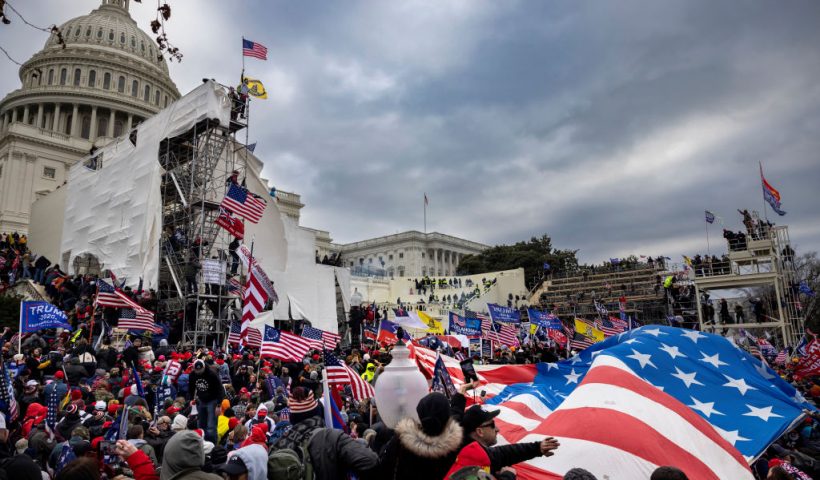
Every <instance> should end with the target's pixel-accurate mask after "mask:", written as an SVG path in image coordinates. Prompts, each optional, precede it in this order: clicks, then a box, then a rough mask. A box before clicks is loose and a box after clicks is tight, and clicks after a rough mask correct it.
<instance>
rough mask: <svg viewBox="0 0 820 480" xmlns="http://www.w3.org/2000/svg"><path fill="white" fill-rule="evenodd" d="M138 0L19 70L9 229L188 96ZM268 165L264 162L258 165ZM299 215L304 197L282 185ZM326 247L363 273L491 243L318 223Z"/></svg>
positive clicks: (402, 268)
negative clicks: (142, 18) (135, 12)
mask: <svg viewBox="0 0 820 480" xmlns="http://www.w3.org/2000/svg"><path fill="white" fill-rule="evenodd" d="M129 1H130V0H102V2H101V5H100V6H99V8H97V9H96V10H93V11H92V12H91V13H89V14H88V15H84V16H80V17H77V18H74V19H71V20H69V21H67V22H65V23H64V24H63V25H61V26H60V30H61V32H62V34H63V38H64V40H65V43H66V46H65V48H63V46H62V45H60V44H58V42H57V37H56V35H51V36H50V37H49V39H48V40H47V41H46V44H45V46H44V47H43V49H42V50H40V51H39V52H38V53H36V54H34V56H32V57H31V58H30V59H29V60H28V61H26V62H25V63H24V64H23V66H22V67H21V68H20V70H19V76H20V81H21V88H19V89H17V90H14V91H13V92H11V93H9V94H8V95H6V97H5V98H4V99H3V100H2V101H0V233H2V232H14V231H16V232H19V233H21V234H23V233H26V234H27V233H29V221H30V217H31V211H32V204H33V203H34V202H35V201H36V200H37V199H39V198H41V197H44V196H46V195H48V194H49V193H50V192H52V191H54V190H55V189H57V188H60V187H61V186H62V185H64V184H65V182H66V180H67V175H68V170H69V168H70V167H71V166H72V165H74V164H75V163H77V162H78V161H79V160H80V159H82V158H83V157H85V156H87V155H88V154H89V152H90V150H91V149H92V147H95V146H96V147H101V146H103V145H105V144H106V143H108V142H109V141H111V140H112V139H114V138H116V137H119V136H120V135H122V134H124V133H126V132H129V131H130V130H131V129H132V128H133V127H136V126H137V125H139V124H140V123H141V122H143V121H144V120H145V119H147V118H149V117H151V116H152V115H154V114H155V113H157V112H159V111H160V110H162V109H163V108H165V107H166V106H168V104H170V103H171V102H174V101H175V100H177V99H178V98H179V97H180V92H179V90H177V87H176V85H175V84H174V82H173V80H171V77H170V75H169V72H168V65H167V64H166V61H165V58H164V57H163V56H162V55H161V52H159V51H158V49H157V47H156V44H155V42H154V40H153V38H152V37H151V36H150V35H148V34H147V33H146V32H144V31H142V30H141V29H140V28H139V27H138V26H137V23H136V22H135V21H134V20H133V19H132V18H131V16H130V14H129ZM259 164H260V167H261V162H259ZM277 204H278V206H279V209H280V211H281V212H282V214H283V215H285V216H287V217H290V218H292V219H294V220H296V221H297V222H298V220H299V216H300V210H301V208H302V207H304V204H303V203H301V198H300V196H299V195H298V194H295V193H291V192H284V191H281V190H279V191H277ZM313 232H314V234H315V239H316V240H315V242H316V244H315V249H316V252H317V254H319V255H324V254H333V253H337V254H338V253H341V254H342V258H343V260H344V263H343V266H345V267H349V268H351V270H353V271H354V275H356V274H357V272H358V273H362V272H366V271H368V270H370V269H371V268H373V269H381V270H382V273H383V274H385V275H389V276H391V277H392V276H397V277H398V276H420V275H453V274H455V269H456V267H457V266H458V263H459V261H460V260H461V258H463V257H464V255H467V254H474V253H478V252H480V251H482V250H484V249H486V248H487V246H486V245H482V244H480V243H476V242H472V241H468V240H464V239H461V238H457V237H453V236H450V235H444V234H441V233H421V232H417V231H408V232H403V233H399V234H396V235H388V236H384V237H378V238H374V239H369V240H363V241H359V242H354V243H350V244H345V245H339V244H335V243H332V239H331V238H330V234H329V233H328V232H326V231H323V230H313Z"/></svg>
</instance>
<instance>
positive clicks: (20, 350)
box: [17, 300, 23, 353]
mask: <svg viewBox="0 0 820 480" xmlns="http://www.w3.org/2000/svg"><path fill="white" fill-rule="evenodd" d="M19 327H20V328H18V329H17V353H23V301H22V300H20V326H19Z"/></svg>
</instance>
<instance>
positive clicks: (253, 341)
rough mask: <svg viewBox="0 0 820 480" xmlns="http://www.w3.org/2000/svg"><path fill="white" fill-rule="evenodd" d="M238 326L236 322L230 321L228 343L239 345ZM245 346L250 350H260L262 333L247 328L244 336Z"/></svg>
mask: <svg viewBox="0 0 820 480" xmlns="http://www.w3.org/2000/svg"><path fill="white" fill-rule="evenodd" d="M239 330H240V324H239V322H238V321H237V320H233V321H231V329H230V331H229V332H228V343H230V344H233V345H239V343H240V335H239ZM245 345H246V346H248V347H250V348H260V347H261V346H262V332H260V331H259V330H258V329H256V328H253V327H249V328H248V329H247V334H246V336H245Z"/></svg>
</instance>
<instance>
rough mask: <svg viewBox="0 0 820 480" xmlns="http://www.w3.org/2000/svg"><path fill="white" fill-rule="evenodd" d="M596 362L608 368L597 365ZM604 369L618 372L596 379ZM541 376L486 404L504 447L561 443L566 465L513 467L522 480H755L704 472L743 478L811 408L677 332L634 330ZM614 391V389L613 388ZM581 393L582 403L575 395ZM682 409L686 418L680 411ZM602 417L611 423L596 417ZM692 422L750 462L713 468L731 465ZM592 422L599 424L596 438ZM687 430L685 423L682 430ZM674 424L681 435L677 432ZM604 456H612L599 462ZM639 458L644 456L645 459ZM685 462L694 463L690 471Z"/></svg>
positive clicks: (741, 358) (766, 375) (756, 369)
mask: <svg viewBox="0 0 820 480" xmlns="http://www.w3.org/2000/svg"><path fill="white" fill-rule="evenodd" d="M599 359H606V361H609V362H610V363H608V364H605V365H597V364H596V365H593V361H597V360H599ZM617 362H620V363H619V364H618V363H617ZM621 364H622V365H625V366H626V367H627V368H628V369H629V370H630V371H631V372H632V375H634V376H636V377H638V378H639V379H640V380H642V381H644V382H647V383H648V384H649V385H651V386H652V388H646V387H640V385H642V384H639V383H638V380H636V379H634V378H631V377H626V376H625V375H629V372H626V370H624V369H623V368H620V365H621ZM598 366H606V367H608V368H617V369H619V370H621V371H614V372H613V373H611V374H606V375H601V374H595V373H596V369H597V367H598ZM536 368H537V375H534V376H533V379H532V380H529V381H525V380H518V381H517V383H516V384H515V385H513V384H512V382H507V383H508V384H509V385H510V386H508V387H507V388H505V389H503V390H502V391H500V392H499V393H498V394H497V395H495V396H494V397H493V398H492V399H490V400H488V401H487V402H486V403H487V406H486V407H485V408H488V409H492V408H493V407H490V405H497V408H499V409H500V410H501V414H500V415H499V416H498V417H497V418H496V424H497V425H498V428H499V430H500V433H499V443H500V444H504V443H519V442H525V441H532V440H535V439H536V438H537V439H540V438H543V435H544V432H545V431H549V432H550V433H549V434H550V435H553V436H555V437H557V439H558V440H559V441H560V442H561V455H555V456H554V457H549V459H547V458H546V457H541V458H537V459H533V460H530V461H528V462H526V464H519V465H516V470H518V478H523V479H527V478H553V477H550V476H549V475H550V474H552V475H553V476H554V477H556V478H561V477H560V475H562V474H563V473H565V472H566V470H567V469H568V468H570V467H575V466H579V465H581V466H583V467H584V468H585V469H587V470H589V471H590V472H592V473H593V474H594V475H595V476H596V477H597V478H605V477H606V476H607V475H609V477H610V478H613V479H614V478H648V476H649V473H645V471H644V470H643V469H645V468H648V464H652V469H654V468H656V467H657V465H670V464H671V465H676V466H678V467H679V468H682V469H683V470H684V471H686V473H687V475H688V476H689V478H733V479H734V478H743V479H746V478H748V479H751V476H750V474H749V473H745V472H744V471H738V472H735V473H733V472H732V471H728V470H714V471H715V472H716V473H714V474H711V475H706V474H703V473H702V472H705V470H703V468H704V467H703V465H704V464H705V465H706V466H707V467H709V468H729V467H733V465H734V464H735V463H739V464H741V465H742V466H743V468H744V469H745V465H746V464H748V462H750V461H751V460H753V459H754V458H756V457H758V456H759V455H760V454H761V453H763V452H764V451H765V450H766V448H767V447H768V446H769V445H770V444H771V443H772V442H773V441H774V440H775V439H777V438H778V437H780V435H782V433H783V432H784V431H786V430H787V429H789V428H791V425H793V424H794V422H795V421H796V420H798V419H799V418H800V416H801V415H802V409H803V408H805V407H806V406H807V405H808V404H807V403H806V402H805V400H804V399H803V398H802V397H801V396H800V395H799V393H798V392H797V391H796V390H795V389H794V387H792V386H791V385H790V384H789V383H787V382H786V381H784V380H782V379H781V378H780V377H779V376H778V375H777V374H776V373H775V372H774V371H772V370H771V369H770V368H768V367H767V366H766V365H765V364H764V363H763V362H761V361H760V360H758V359H755V358H753V357H752V356H750V355H749V354H747V353H746V352H744V351H742V350H740V349H738V348H736V347H735V346H734V345H733V344H732V343H731V342H729V341H728V340H727V339H725V338H723V337H721V336H719V335H712V334H706V333H703V332H698V331H694V330H686V329H682V328H675V327H665V326H658V325H651V326H646V327H642V328H639V329H634V330H630V331H628V332H625V333H623V334H620V335H618V336H616V337H613V338H611V339H609V340H607V341H606V342H600V343H597V344H595V345H593V346H592V347H590V348H588V349H586V350H584V351H582V352H581V353H580V354H578V355H576V356H575V357H573V358H572V359H568V360H564V361H561V362H557V363H551V364H546V363H542V364H539V365H538V366H537V367H536ZM478 373H479V375H481V372H480V371H479V372H478ZM616 374H617V375H616ZM585 376H589V377H591V378H590V381H589V382H585V381H584V380H585V379H586V378H585ZM524 382H528V383H524ZM613 384H614V385H617V386H616V387H614V388H613V386H612V385H613ZM616 390H617V391H618V392H620V393H615V392H616ZM576 392H577V393H578V394H579V395H580V396H577V397H576V396H572V395H571V394H573V393H576ZM657 392H663V393H665V394H667V395H670V396H671V397H674V400H675V401H676V402H678V403H677V404H676V406H675V408H674V409H673V410H674V411H675V413H674V414H671V413H670V412H669V410H670V409H671V408H672V406H673V402H672V401H671V400H669V399H668V397H660V396H658V393H657ZM564 402H566V403H564ZM590 402H591V403H590ZM610 402H611V403H610ZM679 404H683V405H684V406H685V407H687V408H686V409H681V408H680V405H679ZM595 408H598V409H601V410H600V411H601V413H603V414H604V415H603V416H602V415H599V414H598V413H594V409H595ZM574 409H578V410H577V412H575V413H576V414H577V415H574V419H573V420H561V423H554V424H552V423H549V422H550V419H552V418H553V417H552V416H550V414H552V413H553V411H557V412H561V411H563V413H562V415H570V414H572V413H573V410H574ZM590 409H593V410H590ZM692 413H694V414H696V415H698V416H700V417H701V418H702V419H703V420H705V421H706V422H708V423H709V424H711V427H712V428H713V429H714V431H715V432H717V434H718V435H719V436H720V437H722V438H723V439H725V440H726V441H727V442H728V444H729V445H730V446H732V445H733V446H734V448H735V449H737V450H738V451H739V452H740V454H742V455H743V458H742V462H739V461H736V460H732V461H730V460H729V459H728V458H725V457H724V458H723V460H716V457H715V455H726V452H727V448H726V445H725V444H722V446H721V445H718V443H720V440H719V439H717V440H716V439H715V436H712V437H710V438H709V442H706V441H705V440H703V439H702V435H703V429H702V428H700V427H698V426H697V424H696V422H697V420H694V419H693V418H692V416H691V414H692ZM559 418H560V416H558V417H555V420H556V421H557V420H558V419H559ZM586 418H590V419H594V421H593V423H592V424H594V425H595V426H594V428H593V427H591V425H592V424H590V423H589V422H588V421H587V420H585V419H586ZM637 420H641V421H640V422H638V421H637ZM565 421H566V423H564V422H565ZM572 421H574V422H575V424H576V425H577V430H575V431H569V430H568V428H571V427H568V426H567V425H568V424H569V423H571V422H572ZM682 421H685V422H686V423H685V424H683V423H679V422H682ZM673 422H674V423H673ZM641 423H643V425H640V424H641ZM674 424H677V425H680V426H681V428H680V429H679V428H673V429H671V430H670V428H669V427H670V426H672V425H674ZM673 431H674V432H677V433H675V435H684V434H686V432H689V433H691V434H693V435H696V436H695V437H689V436H686V437H685V438H682V437H678V438H679V441H674V438H671V437H669V435H670V434H671V433H672V432H673ZM605 432H618V434H617V435H607V434H606V433H605ZM653 432H657V433H653ZM698 438H701V440H698ZM670 442H671V443H670ZM660 446H662V447H660ZM667 446H668V447H669V448H667ZM603 450H606V451H607V452H609V453H608V454H607V455H603V456H602V455H600V453H595V452H600V451H603ZM728 450H731V449H728ZM633 452H640V453H641V457H643V459H641V458H637V457H635V456H634V453H633ZM667 454H674V455H677V456H679V457H680V458H679V459H678V460H676V461H672V460H674V459H668V460H664V458H663V457H661V455H667ZM565 455H566V456H565ZM644 455H646V456H644ZM581 457H583V459H584V460H581ZM684 457H685V458H688V459H689V460H686V461H684V460H683V458H684ZM732 458H737V457H736V456H735V457H732ZM655 462H660V463H655ZM651 471H652V470H649V472H650V473H651Z"/></svg>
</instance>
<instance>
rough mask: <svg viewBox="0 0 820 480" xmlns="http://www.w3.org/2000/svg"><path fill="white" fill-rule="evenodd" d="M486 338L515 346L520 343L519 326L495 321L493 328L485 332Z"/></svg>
mask: <svg viewBox="0 0 820 480" xmlns="http://www.w3.org/2000/svg"><path fill="white" fill-rule="evenodd" d="M484 338H485V339H487V340H490V341H493V342H496V343H500V344H501V345H507V346H508V347H515V346H517V345H519V343H518V326H517V325H510V324H506V323H494V324H493V326H492V328H491V329H490V330H489V331H487V332H485V333H484Z"/></svg>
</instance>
